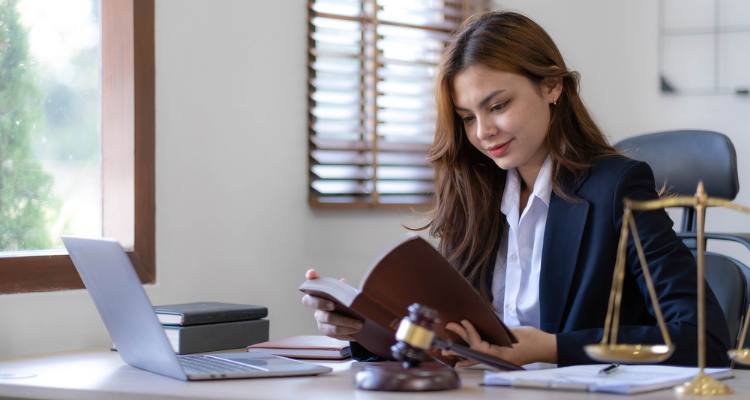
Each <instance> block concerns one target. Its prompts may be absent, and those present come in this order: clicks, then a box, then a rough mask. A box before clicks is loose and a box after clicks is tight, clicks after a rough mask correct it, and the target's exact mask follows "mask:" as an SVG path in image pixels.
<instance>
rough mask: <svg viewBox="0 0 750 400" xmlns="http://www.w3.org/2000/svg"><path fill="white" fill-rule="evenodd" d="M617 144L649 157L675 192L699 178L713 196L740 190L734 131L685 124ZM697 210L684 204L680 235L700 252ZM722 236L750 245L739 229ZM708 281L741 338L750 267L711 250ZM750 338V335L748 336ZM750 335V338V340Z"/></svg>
mask: <svg viewBox="0 0 750 400" xmlns="http://www.w3.org/2000/svg"><path fill="white" fill-rule="evenodd" d="M615 147H617V148H618V149H620V150H621V151H623V152H624V153H625V154H627V155H629V156H631V157H633V158H635V159H636V160H640V161H645V162H646V163H648V164H649V166H650V167H651V169H652V170H653V172H654V178H655V180H656V185H657V186H658V187H661V185H664V184H665V183H666V188H667V191H668V192H669V193H670V194H675V195H679V196H691V195H693V194H695V190H696V188H697V187H698V182H700V181H703V186H704V188H705V190H706V193H708V195H709V196H711V197H720V198H725V199H729V200H734V198H735V197H736V196H737V192H739V190H740V185H739V177H738V174H737V154H736V153H735V150H734V146H733V145H732V142H731V141H730V140H729V138H728V137H726V136H724V135H722V134H721V133H717V132H711V131H697V130H681V131H669V132H658V133H651V134H647V135H641V136H636V137H632V138H629V139H625V140H623V141H621V142H619V143H617V144H615ZM696 227H697V224H696V215H695V210H694V209H693V208H692V207H689V208H688V207H686V208H684V209H683V215H682V226H681V229H680V233H678V235H680V236H681V237H682V238H683V240H684V241H685V244H686V245H687V246H688V248H690V249H691V251H692V252H693V255H694V256H695V254H696V247H697V240H696V234H695V233H694V232H695V231H696ZM714 236H717V237H716V239H720V240H729V241H735V242H739V243H741V244H743V245H745V246H746V247H747V248H748V249H750V242H748V241H747V240H742V239H743V238H741V237H738V236H737V234H735V235H732V234H721V235H719V234H716V235H714ZM705 266H706V268H705V277H706V282H707V283H708V285H709V286H710V287H711V289H712V291H713V292H714V294H715V295H716V298H717V300H718V301H719V304H720V305H721V309H722V311H723V312H724V317H725V318H726V321H727V325H728V326H729V335H730V342H731V343H732V344H736V342H737V340H738V339H739V337H738V334H739V332H740V330H741V329H742V322H743V319H744V316H745V313H746V310H747V307H748V290H750V270H748V268H747V266H745V265H744V264H742V263H740V262H739V261H737V260H735V259H733V258H730V257H727V256H725V255H722V254H715V253H705ZM748 341H750V340H748ZM748 341H746V343H747V342H748Z"/></svg>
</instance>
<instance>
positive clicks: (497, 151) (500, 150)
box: [487, 140, 511, 157]
mask: <svg viewBox="0 0 750 400" xmlns="http://www.w3.org/2000/svg"><path fill="white" fill-rule="evenodd" d="M510 142H511V141H510V140H509V141H507V142H505V143H503V144H501V145H497V146H492V147H490V148H488V149H487V150H488V151H489V152H490V154H492V156H493V157H500V156H502V155H503V154H505V152H506V151H508V147H509V146H510Z"/></svg>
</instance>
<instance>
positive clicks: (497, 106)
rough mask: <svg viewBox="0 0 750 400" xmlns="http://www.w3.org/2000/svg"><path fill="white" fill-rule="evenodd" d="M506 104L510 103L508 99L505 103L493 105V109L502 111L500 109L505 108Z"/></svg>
mask: <svg viewBox="0 0 750 400" xmlns="http://www.w3.org/2000/svg"><path fill="white" fill-rule="evenodd" d="M506 105H508V102H507V101H506V102H505V103H502V104H498V105H496V106H494V107H492V111H500V110H502V109H503V108H505V106H506Z"/></svg>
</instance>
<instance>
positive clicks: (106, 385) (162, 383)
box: [0, 348, 750, 400]
mask: <svg viewBox="0 0 750 400" xmlns="http://www.w3.org/2000/svg"><path fill="white" fill-rule="evenodd" d="M357 364H358V363H352V362H343V363H327V364H325V365H328V366H332V367H333V368H335V370H334V372H333V373H331V374H327V375H321V376H314V377H299V378H266V379H237V380H224V381H208V382H183V381H179V380H176V379H172V378H167V377H163V376H160V375H156V374H153V373H150V372H146V371H142V370H139V369H137V368H133V367H131V366H129V365H127V364H125V363H123V362H122V359H120V356H119V355H118V354H117V353H116V352H112V351H109V350H108V349H104V348H102V349H87V350H78V351H68V352H60V353H50V354H40V355H32V356H23V357H12V358H6V359H0V374H4V373H15V374H20V373H29V374H36V377H33V378H23V379H0V397H14V398H35V399H135V398H137V399H175V398H186V399H245V400H247V399H323V400H337V399H347V400H349V399H358V400H369V399H381V398H385V399H393V400H395V399H409V400H422V399H433V398H452V399H456V398H461V399H484V398H492V399H498V398H502V399H504V400H516V399H517V400H537V399H539V400H541V399H549V398H555V399H556V400H566V399H581V398H585V399H589V400H596V399H602V398H609V399H620V400H623V399H627V398H631V397H628V396H622V395H608V394H596V393H576V392H560V391H554V392H553V391H548V390H532V389H511V388H500V387H484V386H479V385H478V384H479V382H481V380H482V375H483V371H478V370H460V376H461V380H462V386H461V388H460V389H458V390H450V391H443V392H424V393H386V392H368V391H361V390H356V389H354V374H355V373H356V371H357V370H358V366H357ZM724 382H726V383H727V385H729V386H730V387H731V388H732V389H733V390H734V391H735V393H734V394H733V395H729V396H720V397H717V398H718V399H722V400H723V399H727V400H729V399H748V398H750V370H748V371H745V370H738V371H735V378H734V379H730V380H727V381H724ZM633 398H637V399H638V400H647V399H648V400H651V399H679V398H680V397H678V396H677V395H675V394H674V393H673V392H672V391H671V390H662V391H658V392H652V393H648V394H643V395H638V396H637V397H633Z"/></svg>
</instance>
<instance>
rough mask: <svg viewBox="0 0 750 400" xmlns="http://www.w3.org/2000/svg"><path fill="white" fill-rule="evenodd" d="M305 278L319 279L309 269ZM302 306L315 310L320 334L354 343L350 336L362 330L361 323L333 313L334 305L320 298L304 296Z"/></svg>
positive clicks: (316, 274) (315, 273)
mask: <svg viewBox="0 0 750 400" xmlns="http://www.w3.org/2000/svg"><path fill="white" fill-rule="evenodd" d="M305 278H307V279H315V278H320V275H319V274H318V273H317V272H315V270H314V269H311V270H308V271H307V273H305ZM342 281H344V280H343V279H342ZM302 304H304V305H305V306H307V307H310V308H312V309H314V310H315V314H314V316H315V321H317V322H318V330H319V331H320V333H322V334H324V335H326V336H329V337H332V338H334V339H339V340H347V341H350V342H354V341H356V340H355V339H354V338H353V337H352V336H351V335H352V334H354V333H357V332H359V331H360V330H362V321H360V320H357V319H354V318H349V317H347V316H344V315H341V314H339V313H337V312H335V305H334V303H333V302H332V301H329V300H326V299H322V298H320V297H315V296H311V295H309V294H306V295H304V296H303V297H302Z"/></svg>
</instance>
